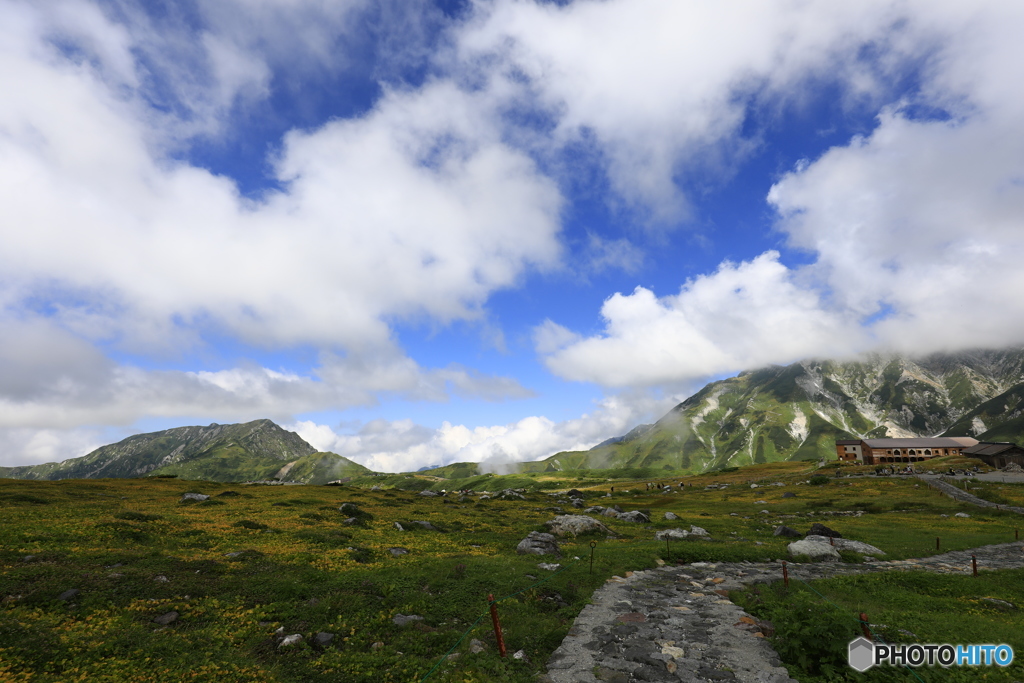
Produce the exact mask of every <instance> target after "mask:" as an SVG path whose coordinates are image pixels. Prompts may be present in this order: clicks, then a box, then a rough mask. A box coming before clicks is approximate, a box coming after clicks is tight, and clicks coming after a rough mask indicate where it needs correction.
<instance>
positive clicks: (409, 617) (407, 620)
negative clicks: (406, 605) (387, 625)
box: [391, 614, 423, 626]
mask: <svg viewBox="0 0 1024 683" xmlns="http://www.w3.org/2000/svg"><path fill="white" fill-rule="evenodd" d="M391 621H393V622H395V625H396V626H406V625H408V624H411V623H412V622H414V621H423V617H421V616H420V615H418V614H396V615H395V616H394V618H393V619H392V620H391Z"/></svg>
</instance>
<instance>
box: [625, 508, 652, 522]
mask: <svg viewBox="0 0 1024 683" xmlns="http://www.w3.org/2000/svg"><path fill="white" fill-rule="evenodd" d="M618 518H619V519H620V520H622V521H623V522H633V523H635V524H647V523H648V522H650V521H651V518H650V517H648V516H647V515H645V514H644V513H642V512H640V511H639V510H630V511H629V512H620V513H619V517H618Z"/></svg>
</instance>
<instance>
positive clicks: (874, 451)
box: [836, 436, 978, 465]
mask: <svg viewBox="0 0 1024 683" xmlns="http://www.w3.org/2000/svg"><path fill="white" fill-rule="evenodd" d="M977 444H978V440H977V439H972V438H971V437H969V436H951V437H947V436H939V437H931V438H912V439H836V455H837V456H839V459H840V460H842V461H844V462H856V463H860V464H863V465H887V464H889V463H910V462H920V461H921V460H930V459H931V458H939V457H942V456H944V455H963V454H964V451H965V450H966V449H968V448H970V447H972V446H976V445H977Z"/></svg>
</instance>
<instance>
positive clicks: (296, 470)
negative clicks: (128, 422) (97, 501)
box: [0, 419, 369, 483]
mask: <svg viewBox="0 0 1024 683" xmlns="http://www.w3.org/2000/svg"><path fill="white" fill-rule="evenodd" d="M368 472H369V470H368V469H367V468H365V467H363V466H361V465H358V464H357V463H354V462H352V461H351V460H348V459H347V458H343V457H342V456H340V455H337V454H334V453H318V452H317V450H316V449H315V448H314V447H313V446H311V445H309V444H308V443H306V441H305V440H303V439H302V437H300V436H299V435H298V434H296V433H295V432H290V431H287V430H285V429H282V428H281V427H280V426H278V425H277V424H275V423H274V422H272V421H271V420H266V419H264V420H254V421H252V422H246V423H243V424H231V425H221V424H216V423H214V424H211V425H208V426H205V427H200V426H189V427H175V428H173V429H166V430H163V431H159V432H150V433H147V434H136V435H134V436H130V437H128V438H126V439H123V440H121V441H118V442H117V443H114V444H109V445H107V446H102V447H100V448H97V449H96V450H94V451H92V452H91V453H88V454H86V455H84V456H82V457H80V458H71V459H69V460H65V461H63V462H59V463H45V464H42V465H30V466H25V467H0V477H8V478H12V479H96V478H133V477H142V476H155V475H168V476H169V475H175V476H179V477H181V478H183V479H210V480H213V481H243V480H263V479H273V478H280V479H284V478H287V479H288V480H290V481H304V482H305V483H326V482H327V481H330V480H333V479H339V478H344V477H351V476H358V475H361V474H365V473H368Z"/></svg>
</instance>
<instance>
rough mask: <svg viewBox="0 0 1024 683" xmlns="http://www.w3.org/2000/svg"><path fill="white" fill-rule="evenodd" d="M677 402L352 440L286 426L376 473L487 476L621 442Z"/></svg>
mask: <svg viewBox="0 0 1024 683" xmlns="http://www.w3.org/2000/svg"><path fill="white" fill-rule="evenodd" d="M676 403H678V398H676V397H672V398H665V397H659V396H656V395H654V394H649V393H644V392H636V393H632V392H627V393H623V394H620V395H617V396H611V397H607V398H605V399H604V400H602V401H601V402H600V403H599V405H598V406H597V407H596V409H595V410H594V411H592V412H591V413H588V414H585V415H582V416H581V417H579V418H576V419H574V420H566V421H563V422H554V421H552V420H550V419H548V418H546V417H542V416H530V417H526V418H523V419H521V420H518V421H516V422H513V423H510V424H505V425H492V426H478V427H472V428H471V427H467V426H465V425H459V424H451V423H449V422H445V423H444V424H443V425H442V426H441V427H440V428H438V429H430V428H427V427H424V426H422V425H417V424H415V423H414V422H412V421H411V420H397V421H386V420H374V421H372V422H369V423H367V424H366V425H364V426H363V427H361V428H360V429H359V430H358V431H356V432H355V433H354V434H345V433H342V434H339V433H338V432H337V431H335V429H333V428H331V427H330V426H328V425H322V424H318V423H316V422H312V421H300V422H296V423H292V424H289V425H287V429H290V430H292V431H295V432H297V433H298V434H299V436H301V437H302V438H304V439H306V441H308V442H309V443H310V444H312V445H313V446H315V447H316V448H318V449H320V450H324V451H332V452H334V453H338V454H339V455H343V456H345V457H346V458H350V459H352V460H354V461H356V462H358V463H360V464H362V465H365V466H366V467H369V468H370V469H373V470H376V471H378V472H405V471H410V470H416V469H419V468H420V467H424V466H433V465H447V464H450V463H453V462H479V463H482V465H483V466H484V467H485V468H489V469H490V471H505V470H507V469H508V468H509V467H511V465H512V463H516V462H522V461H527V460H537V459H540V458H545V457H547V456H549V455H554V454H555V453H558V452H560V451H565V450H582V449H587V448H591V447H593V446H595V445H597V444H598V443H600V442H601V441H604V440H605V439H608V438H610V437H613V436H620V435H622V434H624V433H625V432H627V431H629V430H630V429H632V428H633V427H635V426H636V424H637V423H638V422H641V421H645V420H652V419H655V418H657V417H660V416H661V415H662V414H663V413H664V412H665V411H667V410H668V409H669V408H670V407H671V406H673V405H675V404H676Z"/></svg>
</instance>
